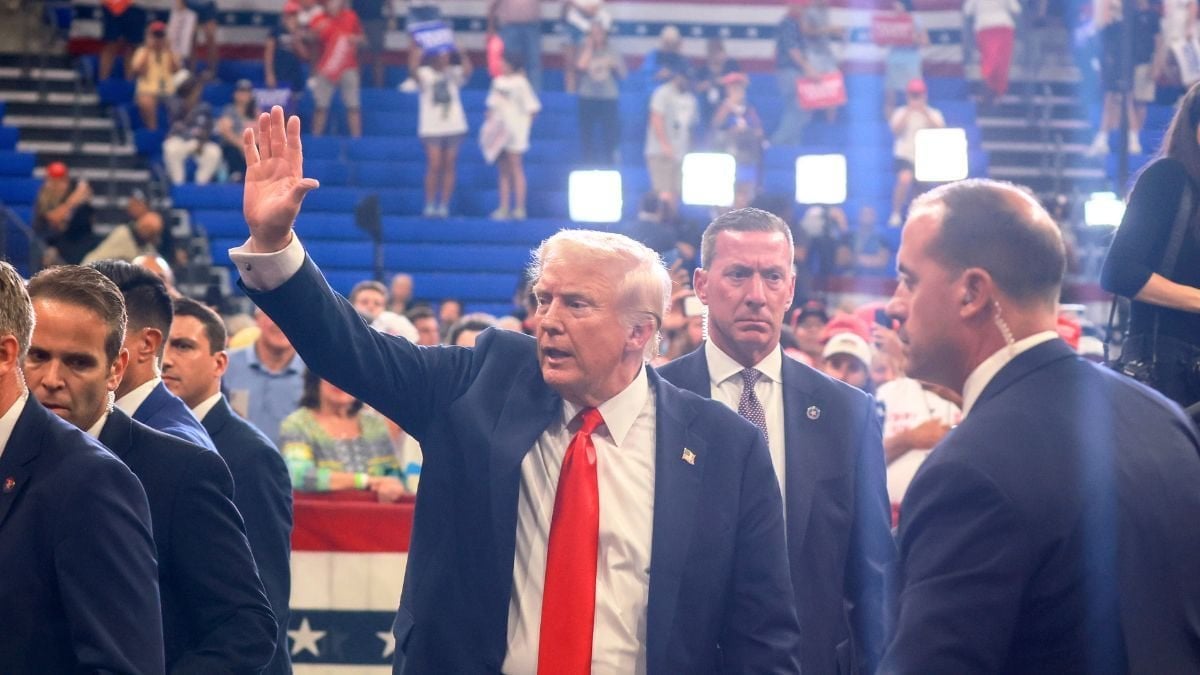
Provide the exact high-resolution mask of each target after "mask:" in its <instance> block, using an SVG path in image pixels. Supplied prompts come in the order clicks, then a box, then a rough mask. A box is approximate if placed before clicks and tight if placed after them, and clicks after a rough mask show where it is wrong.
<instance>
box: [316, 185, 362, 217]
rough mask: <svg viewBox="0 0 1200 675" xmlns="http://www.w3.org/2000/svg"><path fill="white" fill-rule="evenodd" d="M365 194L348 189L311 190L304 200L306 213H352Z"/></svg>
mask: <svg viewBox="0 0 1200 675" xmlns="http://www.w3.org/2000/svg"><path fill="white" fill-rule="evenodd" d="M366 194H367V193H366V192H365V191H363V190H359V189H357V188H350V187H327V188H321V189H319V190H313V191H312V192H310V193H308V196H307V197H305V198H304V209H305V210H306V211H335V212H343V213H353V212H354V208H355V207H356V206H358V203H359V202H360V201H362V198H363V197H365V196H366Z"/></svg>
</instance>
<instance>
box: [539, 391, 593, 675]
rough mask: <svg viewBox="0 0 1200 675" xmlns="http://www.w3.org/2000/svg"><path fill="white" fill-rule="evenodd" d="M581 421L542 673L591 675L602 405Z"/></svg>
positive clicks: (558, 504)
mask: <svg viewBox="0 0 1200 675" xmlns="http://www.w3.org/2000/svg"><path fill="white" fill-rule="evenodd" d="M580 417H581V418H583V424H581V425H580V427H579V431H578V432H576V433H575V437H574V438H572V439H571V444H570V445H569V446H567V454H566V456H565V457H563V465H562V471H561V472H560V473H559V474H558V490H557V492H556V493H555V495H554V517H553V519H552V520H551V521H550V544H549V547H548V549H547V552H546V583H545V592H544V594H543V596H542V628H541V639H540V640H539V643H538V675H576V674H578V675H587V674H588V673H590V672H591V670H592V626H593V624H594V623H595V620H596V547H597V542H598V540H599V538H600V489H599V487H597V484H596V446H595V445H593V444H592V432H593V431H595V430H596V427H598V426H600V425H601V424H603V423H604V418H602V417H601V416H600V411H599V410H596V409H595V408H585V409H584V410H583V412H581V413H580Z"/></svg>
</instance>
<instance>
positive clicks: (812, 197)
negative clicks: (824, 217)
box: [796, 155, 846, 204]
mask: <svg viewBox="0 0 1200 675" xmlns="http://www.w3.org/2000/svg"><path fill="white" fill-rule="evenodd" d="M845 201H846V156H845V155H801V156H800V157H797V158H796V202H797V203H800V204H841V203H842V202H845Z"/></svg>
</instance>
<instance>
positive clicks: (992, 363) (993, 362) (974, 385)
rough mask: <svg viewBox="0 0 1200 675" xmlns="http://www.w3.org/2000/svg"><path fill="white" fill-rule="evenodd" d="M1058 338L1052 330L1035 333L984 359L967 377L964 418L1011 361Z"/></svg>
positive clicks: (964, 392) (964, 394)
mask: <svg viewBox="0 0 1200 675" xmlns="http://www.w3.org/2000/svg"><path fill="white" fill-rule="evenodd" d="M1056 337H1058V333H1057V332H1055V331H1052V330H1044V331H1042V332H1040V333H1034V334H1033V335H1030V336H1029V337H1024V338H1021V339H1020V340H1017V341H1016V342H1014V343H1012V344H1011V345H1007V346H1004V347H1001V348H1000V350H999V351H997V352H996V353H995V354H992V355H991V356H989V357H987V358H986V359H984V360H983V363H981V364H979V365H978V366H976V367H975V370H972V371H971V374H970V375H968V376H967V381H966V382H964V383H963V391H962V394H963V405H962V416H963V417H966V416H967V413H969V412H971V408H972V407H974V406H975V401H977V400H979V395H980V394H982V393H983V390H984V389H986V388H987V386H988V383H989V382H991V381H992V378H993V377H995V376H996V373H998V372H1000V370H1001V369H1002V368H1004V366H1007V365H1008V362H1009V361H1012V360H1013V359H1015V358H1017V357H1018V356H1020V355H1021V354H1023V353H1025V352H1027V351H1029V350H1030V349H1033V348H1034V347H1036V346H1038V345H1040V344H1042V343H1043V342H1049V341H1051V340H1053V339H1054V338H1056Z"/></svg>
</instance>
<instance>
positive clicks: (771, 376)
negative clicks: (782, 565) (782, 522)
mask: <svg viewBox="0 0 1200 675" xmlns="http://www.w3.org/2000/svg"><path fill="white" fill-rule="evenodd" d="M704 358H705V359H706V360H707V361H708V380H709V385H710V389H711V390H712V399H713V400H714V401H720V402H721V403H724V404H725V405H727V406H729V407H730V408H732V409H733V410H734V411H735V412H736V411H737V409H738V402H739V401H741V398H742V369H743V368H744V366H742V364H740V363H738V362H737V361H734V360H733V357H731V356H729V355H728V354H726V353H725V352H723V351H721V349H720V348H719V347H717V346H716V345H715V344H713V341H712V340H708V341H706V342H705V343H704ZM754 368H755V369H756V370H758V372H760V373H762V374H763V376H762V377H760V378H758V382H756V383H755V384H754V393H755V395H756V396H758V400H759V402H760V403H762V407H763V412H764V413H765V414H766V417H767V446H768V447H769V448H770V449H771V465H772V466H774V467H775V478H776V480H778V481H779V491H780V493H782V495H783V499H784V504H785V506H786V503H787V481H786V479H785V477H786V476H787V474H785V473H784V470H785V469H786V468H787V439H786V438H784V423H783V351H782V350H781V349H780V348H779V345H775V349H774V350H772V351H771V353H770V354H767V355H766V356H765V357H763V360H762V361H759V362H758V363H757V364H756V365H755V366H754ZM784 514H785V516H786V514H787V509H786V508H785V509H784Z"/></svg>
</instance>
